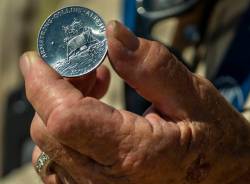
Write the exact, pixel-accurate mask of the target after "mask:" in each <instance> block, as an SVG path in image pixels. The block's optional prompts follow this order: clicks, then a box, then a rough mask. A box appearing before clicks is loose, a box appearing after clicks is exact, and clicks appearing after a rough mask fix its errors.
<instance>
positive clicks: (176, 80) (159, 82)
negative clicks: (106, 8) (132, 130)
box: [107, 21, 197, 118]
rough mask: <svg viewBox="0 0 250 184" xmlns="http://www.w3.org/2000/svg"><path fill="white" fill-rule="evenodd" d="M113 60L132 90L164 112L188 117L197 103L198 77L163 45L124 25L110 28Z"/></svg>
mask: <svg viewBox="0 0 250 184" xmlns="http://www.w3.org/2000/svg"><path fill="white" fill-rule="evenodd" d="M107 38H108V46H109V59H110V62H111V64H112V66H113V68H114V69H115V70H116V72H117V73H118V75H120V76H121V77H122V78H123V79H124V80H125V81H126V82H127V83H128V84H129V85H130V86H131V87H133V88H134V89H135V90H136V91H137V92H138V93H139V94H140V95H142V96H143V97H144V98H146V99H147V100H149V101H150V102H152V103H153V105H154V106H155V107H156V108H157V109H158V110H159V111H160V112H162V113H164V114H166V115H170V116H171V117H176V118H185V117H187V115H188V114H189V113H191V111H193V106H192V108H191V107H190V104H193V105H194V104H195V103H196V100H195V99H196V97H197V93H196V91H197V90H196V87H195V86H196V85H195V83H196V77H195V76H194V75H193V74H192V73H191V72H190V71H189V70H188V69H186V68H185V66H184V65H182V64H181V62H179V61H178V60H177V58H176V57H175V56H174V55H173V54H172V53H170V52H169V50H168V49H167V48H166V47H165V46H164V45H162V44H160V43H158V42H155V41H149V40H145V39H141V38H137V37H136V36H135V35H134V34H133V33H132V32H130V31H129V30H128V29H126V28H125V27H124V26H123V25H122V24H121V23H119V22H117V21H111V22H110V23H109V24H108V26H107Z"/></svg>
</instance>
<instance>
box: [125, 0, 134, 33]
mask: <svg viewBox="0 0 250 184" xmlns="http://www.w3.org/2000/svg"><path fill="white" fill-rule="evenodd" d="M123 22H124V24H125V25H126V26H127V27H128V28H129V29H130V30H131V31H134V30H135V22H136V0H123Z"/></svg>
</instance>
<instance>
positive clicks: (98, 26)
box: [38, 6, 108, 77]
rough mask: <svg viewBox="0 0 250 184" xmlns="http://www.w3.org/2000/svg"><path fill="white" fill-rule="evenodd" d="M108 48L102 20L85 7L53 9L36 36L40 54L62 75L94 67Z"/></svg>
mask: <svg viewBox="0 0 250 184" xmlns="http://www.w3.org/2000/svg"><path fill="white" fill-rule="evenodd" d="M107 50H108V46H107V39H106V35H105V24H104V21H103V20H102V18H101V17H100V16H99V15H97V14H96V13H95V12H93V11H92V10H89V9H87V8H84V7H78V6H73V7H66V8H63V9H60V10H58V11H56V12H55V13H53V14H52V15H51V16H49V17H48V19H47V20H46V21H45V23H44V24H43V26H42V28H41V30H40V32H39V36H38V51H39V53H40V56H41V57H42V58H43V59H44V61H45V62H47V63H48V64H49V65H50V66H51V67H52V68H54V69H55V70H56V71H57V72H58V73H59V74H60V75H61V76H63V77H78V76H82V75H84V74H87V73H89V72H91V71H92V70H94V69H96V68H97V67H98V66H99V65H100V64H101V63H102V61H103V60H104V58H105V56H106V53H107Z"/></svg>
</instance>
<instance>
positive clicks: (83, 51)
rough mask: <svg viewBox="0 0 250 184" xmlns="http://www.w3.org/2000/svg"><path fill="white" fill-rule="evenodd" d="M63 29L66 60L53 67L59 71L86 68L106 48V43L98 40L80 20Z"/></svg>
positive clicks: (75, 20)
mask: <svg viewBox="0 0 250 184" xmlns="http://www.w3.org/2000/svg"><path fill="white" fill-rule="evenodd" d="M62 28H63V31H64V33H65V38H64V43H65V50H66V58H65V59H62V60H59V61H57V62H56V63H54V64H53V65H52V66H53V67H54V68H55V69H56V70H58V71H62V72H73V71H75V69H76V68H84V67H86V65H89V64H90V63H91V62H92V59H93V57H95V56H96V55H98V54H99V53H98V52H100V51H101V48H104V45H105V41H100V40H98V37H97V36H95V34H94V33H93V31H92V29H91V28H89V27H85V26H84V25H83V23H82V22H81V21H80V20H77V19H74V21H73V22H72V24H70V25H68V26H63V27H62Z"/></svg>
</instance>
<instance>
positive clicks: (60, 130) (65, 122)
mask: <svg viewBox="0 0 250 184" xmlns="http://www.w3.org/2000/svg"><path fill="white" fill-rule="evenodd" d="M70 108H71V107H69V106H68V105H67V104H66V103H65V102H62V103H61V104H60V105H58V106H57V107H56V108H55V109H54V110H53V111H52V112H51V114H50V116H49V118H48V121H47V129H48V131H49V132H50V133H51V134H52V135H54V136H55V137H59V138H61V137H65V136H67V135H69V133H70V123H71V121H70V120H71V119H72V114H71V113H70V112H71V111H70V112H69V109H70Z"/></svg>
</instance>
